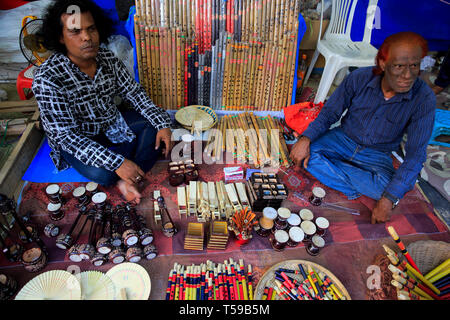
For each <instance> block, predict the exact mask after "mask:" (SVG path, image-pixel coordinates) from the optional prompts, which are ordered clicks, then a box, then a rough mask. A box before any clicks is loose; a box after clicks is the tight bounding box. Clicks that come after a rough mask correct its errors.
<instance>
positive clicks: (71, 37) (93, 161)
mask: <svg viewBox="0 0 450 320" xmlns="http://www.w3.org/2000/svg"><path fill="white" fill-rule="evenodd" d="M106 19H107V18H105V17H104V16H103V14H102V12H101V10H100V9H99V8H98V7H97V6H96V5H94V4H93V3H91V2H89V1H88V0H58V1H56V2H54V3H52V4H51V5H50V6H49V7H48V8H47V12H46V15H45V17H44V23H43V28H42V33H43V34H44V35H45V42H44V45H45V46H46V47H47V48H48V49H51V50H53V51H54V52H55V53H54V54H53V55H52V56H51V57H50V58H48V59H47V60H46V61H45V62H44V63H43V64H42V65H41V66H40V67H39V68H38V69H37V71H36V74H35V76H34V81H33V87H32V89H33V92H34V95H35V96H36V100H37V102H38V106H39V111H40V114H41V119H42V126H43V128H44V130H45V132H46V135H47V138H48V142H49V146H50V147H51V149H52V151H51V153H50V156H51V158H52V160H53V162H54V164H55V166H56V167H57V169H58V170H64V169H66V168H68V167H70V166H72V167H74V168H75V169H76V170H77V171H78V172H80V173H81V174H82V175H83V176H85V177H86V178H88V179H90V180H92V181H95V182H97V183H99V184H101V185H105V186H109V185H114V184H115V185H116V186H117V187H118V188H119V190H120V191H121V192H122V194H123V195H124V197H125V199H126V200H135V201H136V202H138V203H139V201H140V198H141V194H140V193H139V188H138V185H139V182H140V181H141V180H142V179H143V177H144V176H145V173H146V172H147V171H148V170H150V169H151V167H152V166H153V164H154V163H155V162H156V159H157V157H158V155H159V151H160V150H161V149H162V142H163V143H164V145H165V156H166V157H167V155H168V154H169V152H170V149H171V130H170V126H171V119H170V116H169V115H168V114H167V113H166V112H165V111H164V110H163V109H161V108H159V107H157V106H155V104H154V103H153V102H152V101H151V100H150V98H149V97H148V96H147V94H146V93H145V91H144V89H143V88H142V86H141V85H139V84H138V83H137V82H136V81H135V80H134V79H133V78H132V77H131V75H130V74H129V73H128V70H127V69H126V67H125V65H124V64H123V63H122V62H121V61H120V60H119V59H117V58H116V57H115V56H114V55H113V53H112V52H111V51H109V50H107V49H104V48H100V43H102V42H104V41H105V40H106V39H107V36H108V27H110V26H111V25H110V24H108V21H107V20H106ZM118 97H120V98H121V99H123V100H124V101H126V102H127V104H128V105H129V106H131V107H132V108H131V109H128V110H122V109H119V108H118V106H117V105H116V104H115V100H117V99H118ZM119 100H120V99H119Z"/></svg>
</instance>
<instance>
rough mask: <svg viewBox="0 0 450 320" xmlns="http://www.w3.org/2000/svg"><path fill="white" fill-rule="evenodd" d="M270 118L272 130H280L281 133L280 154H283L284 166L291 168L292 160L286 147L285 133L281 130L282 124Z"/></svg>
mask: <svg viewBox="0 0 450 320" xmlns="http://www.w3.org/2000/svg"><path fill="white" fill-rule="evenodd" d="M267 117H268V118H269V122H270V123H271V126H272V128H275V129H278V130H279V131H278V132H279V136H280V139H279V141H280V147H279V150H280V153H281V158H282V160H283V165H284V166H285V167H289V166H290V158H289V152H288V149H287V146H286V141H285V140H284V137H283V131H282V129H281V127H280V126H281V124H280V123H279V121H278V120H275V119H273V118H272V117H271V116H270V115H268V116H267Z"/></svg>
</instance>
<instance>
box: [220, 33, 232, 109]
mask: <svg viewBox="0 0 450 320" xmlns="http://www.w3.org/2000/svg"><path fill="white" fill-rule="evenodd" d="M226 37H227V40H226V44H225V46H226V53H225V63H224V65H223V68H224V76H223V89H222V108H223V109H225V110H226V109H227V107H228V106H229V91H230V89H229V87H230V85H229V84H230V82H231V81H230V79H231V74H230V73H231V69H230V60H231V57H232V48H231V46H232V44H231V39H230V35H229V34H227V35H226Z"/></svg>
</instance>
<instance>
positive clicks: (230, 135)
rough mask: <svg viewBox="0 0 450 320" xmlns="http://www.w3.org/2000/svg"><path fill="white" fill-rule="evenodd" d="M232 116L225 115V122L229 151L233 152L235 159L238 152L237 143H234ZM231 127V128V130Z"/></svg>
mask: <svg viewBox="0 0 450 320" xmlns="http://www.w3.org/2000/svg"><path fill="white" fill-rule="evenodd" d="M230 117H231V116H225V121H226V122H225V123H226V149H227V153H229V154H231V155H232V156H233V159H236V157H237V154H236V153H235V151H234V150H235V143H234V135H233V131H232V127H231V124H230ZM230 129H231V130H230Z"/></svg>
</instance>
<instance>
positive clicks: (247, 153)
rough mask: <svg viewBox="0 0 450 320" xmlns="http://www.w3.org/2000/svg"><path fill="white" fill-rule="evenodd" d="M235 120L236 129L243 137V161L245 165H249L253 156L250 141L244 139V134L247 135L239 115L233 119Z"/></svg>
mask: <svg viewBox="0 0 450 320" xmlns="http://www.w3.org/2000/svg"><path fill="white" fill-rule="evenodd" d="M235 120H236V123H237V128H238V130H239V132H242V133H243V135H242V136H243V137H242V138H241V139H242V140H243V148H244V152H245V160H246V162H247V163H250V162H251V161H253V158H254V155H253V153H252V148H251V142H250V140H248V139H246V137H247V138H248V135H247V134H246V132H247V133H248V131H247V130H246V128H245V125H244V123H243V121H242V118H241V114H237V115H236V117H235ZM241 130H242V131H241Z"/></svg>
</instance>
